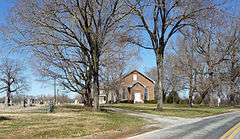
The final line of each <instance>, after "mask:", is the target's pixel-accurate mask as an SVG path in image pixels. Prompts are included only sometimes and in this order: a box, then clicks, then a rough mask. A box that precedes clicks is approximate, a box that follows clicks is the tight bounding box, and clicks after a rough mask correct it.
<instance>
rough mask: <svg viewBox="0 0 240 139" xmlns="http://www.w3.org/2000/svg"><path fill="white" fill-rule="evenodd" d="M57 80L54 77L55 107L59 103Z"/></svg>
mask: <svg viewBox="0 0 240 139" xmlns="http://www.w3.org/2000/svg"><path fill="white" fill-rule="evenodd" d="M56 80H57V78H56V77H54V105H56V103H57V83H56V82H57V81H56Z"/></svg>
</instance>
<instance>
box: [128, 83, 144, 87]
mask: <svg viewBox="0 0 240 139" xmlns="http://www.w3.org/2000/svg"><path fill="white" fill-rule="evenodd" d="M137 84H139V85H141V86H142V87H143V88H146V86H145V85H143V84H142V83H141V82H135V83H133V84H131V85H129V86H128V88H133V87H134V86H135V85H137Z"/></svg>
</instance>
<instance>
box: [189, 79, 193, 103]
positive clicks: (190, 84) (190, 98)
mask: <svg viewBox="0 0 240 139" xmlns="http://www.w3.org/2000/svg"><path fill="white" fill-rule="evenodd" d="M192 97H193V83H192V77H190V81H189V97H188V105H189V107H192V103H193V99H192Z"/></svg>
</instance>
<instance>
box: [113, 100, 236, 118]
mask: <svg viewBox="0 0 240 139" xmlns="http://www.w3.org/2000/svg"><path fill="white" fill-rule="evenodd" d="M112 107H115V108H121V109H127V110H133V111H140V112H145V113H151V114H157V115H161V116H174V117H183V118H196V117H206V116H211V115H216V114H221V113H226V112H229V111H231V110H232V108H230V107H214V108H209V107H206V106H194V107H192V108H190V107H188V106H186V105H173V104H165V105H164V107H163V110H162V111H155V107H156V104H128V103H119V104H113V105H112Z"/></svg>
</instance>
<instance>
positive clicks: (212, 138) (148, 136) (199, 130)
mask: <svg viewBox="0 0 240 139" xmlns="http://www.w3.org/2000/svg"><path fill="white" fill-rule="evenodd" d="M239 122H240V112H232V113H226V114H221V115H218V116H211V117H207V118H202V119H198V120H196V122H189V123H185V124H178V125H175V126H170V127H167V128H164V129H159V130H155V131H152V132H147V133H144V134H140V135H137V136H133V137H130V138H129V139H139V138H140V139H219V138H220V137H221V136H222V135H223V134H225V133H226V132H227V131H228V130H229V129H230V128H231V127H233V126H234V125H236V124H237V123H239Z"/></svg>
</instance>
